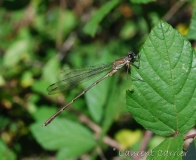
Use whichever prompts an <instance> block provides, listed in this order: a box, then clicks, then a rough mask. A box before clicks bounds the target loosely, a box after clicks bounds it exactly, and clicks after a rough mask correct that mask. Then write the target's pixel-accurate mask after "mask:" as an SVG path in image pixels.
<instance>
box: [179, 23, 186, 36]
mask: <svg viewBox="0 0 196 160" xmlns="http://www.w3.org/2000/svg"><path fill="white" fill-rule="evenodd" d="M176 29H177V30H178V31H179V32H180V33H181V34H182V35H183V36H186V35H187V33H188V31H189V29H188V27H187V25H186V24H183V23H180V24H178V25H177V26H176Z"/></svg>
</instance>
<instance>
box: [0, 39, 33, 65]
mask: <svg viewBox="0 0 196 160" xmlns="http://www.w3.org/2000/svg"><path fill="white" fill-rule="evenodd" d="M29 47H30V43H29V41H28V40H27V39H26V38H25V39H22V40H18V41H15V42H13V43H12V45H11V46H10V47H9V49H8V50H7V52H6V54H5V56H4V58H3V65H4V66H6V67H12V66H14V65H16V64H17V63H18V62H19V61H20V60H21V59H22V57H23V56H24V55H25V54H28V50H29Z"/></svg>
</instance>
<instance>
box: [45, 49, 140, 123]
mask: <svg viewBox="0 0 196 160" xmlns="http://www.w3.org/2000/svg"><path fill="white" fill-rule="evenodd" d="M135 61H137V62H138V65H135V64H134V62H135ZM125 65H126V66H127V71H128V69H129V67H131V65H133V66H134V67H136V68H137V69H139V66H140V57H139V56H137V55H136V54H135V53H134V52H132V51H130V52H129V53H128V55H127V56H125V57H123V58H121V59H117V60H115V61H114V62H112V63H109V64H102V65H98V66H93V67H88V68H84V69H75V70H71V71H70V72H68V73H66V74H65V75H63V76H62V77H61V80H60V81H59V82H56V83H54V84H51V85H50V86H49V87H48V88H47V91H48V94H55V93H59V92H63V91H65V90H68V89H70V88H73V87H74V86H76V85H78V84H79V83H82V82H84V81H86V80H89V79H91V78H92V77H95V76H97V75H99V74H100V73H103V72H106V71H109V72H108V73H107V74H106V75H105V76H103V77H101V78H100V79H98V80H97V81H95V82H94V83H93V84H92V85H90V86H89V87H88V88H86V89H85V90H83V91H82V92H81V93H80V94H79V95H77V96H76V97H75V98H74V99H72V100H71V102H69V103H68V104H67V105H65V106H64V107H63V108H61V109H60V110H59V111H58V112H56V113H55V114H54V115H53V116H51V117H50V118H49V119H48V120H47V121H46V122H45V123H44V124H43V126H47V125H48V124H49V123H50V122H51V121H52V120H53V119H54V118H55V117H56V116H58V115H59V114H60V113H61V112H62V111H63V110H64V109H66V108H67V107H68V106H70V105H71V104H72V103H73V102H74V101H75V100H76V99H78V98H79V97H81V96H82V95H84V94H85V93H86V92H87V91H88V90H89V89H91V88H92V87H94V86H95V85H96V84H98V83H99V82H101V81H102V80H104V79H105V78H107V77H109V76H112V75H113V74H114V73H116V72H117V71H118V70H119V69H120V68H122V67H123V66H125Z"/></svg>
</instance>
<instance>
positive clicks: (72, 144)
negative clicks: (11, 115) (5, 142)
mask: <svg viewBox="0 0 196 160" xmlns="http://www.w3.org/2000/svg"><path fill="white" fill-rule="evenodd" d="M31 132H32V133H33V135H34V137H35V138H36V140H37V141H38V143H39V144H40V145H41V146H42V147H43V148H44V149H47V150H58V149H64V150H66V153H65V156H66V155H69V156H70V157H76V156H79V155H82V154H84V153H85V152H87V151H89V150H91V149H92V148H93V147H94V146H95V144H96V143H95V140H94V137H93V134H92V133H91V132H90V131H89V130H88V129H87V128H85V127H83V126H81V125H80V124H78V123H75V122H72V121H70V120H66V119H60V118H56V119H55V120H54V121H53V122H52V124H49V125H48V126H46V127H42V123H40V122H38V123H35V124H33V125H32V126H31ZM70 153H73V155H70Z"/></svg>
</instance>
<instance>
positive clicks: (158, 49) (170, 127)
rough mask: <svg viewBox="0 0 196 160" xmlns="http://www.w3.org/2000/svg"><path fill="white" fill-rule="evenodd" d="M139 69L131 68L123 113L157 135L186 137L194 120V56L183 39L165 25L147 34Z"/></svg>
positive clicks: (195, 92) (195, 83)
mask: <svg viewBox="0 0 196 160" xmlns="http://www.w3.org/2000/svg"><path fill="white" fill-rule="evenodd" d="M139 54H140V55H141V63H140V64H141V65H140V69H134V68H133V67H132V71H133V72H132V73H133V76H134V77H138V78H140V79H143V80H144V81H145V82H140V81H134V83H133V84H134V88H133V89H134V90H133V92H130V91H127V109H128V111H129V112H130V113H131V115H132V116H133V117H134V119H136V121H137V122H138V123H140V124H142V125H143V126H144V127H145V128H146V129H148V130H151V131H153V132H155V133H156V134H158V135H164V136H169V135H173V134H174V133H176V132H178V133H186V132H187V131H188V130H189V129H190V128H191V127H193V126H194V125H195V120H196V107H195V104H196V90H195V87H196V77H195V75H196V69H195V68H196V67H195V65H196V64H195V61H196V59H195V52H194V51H193V48H192V47H191V45H190V43H189V42H188V41H187V39H186V38H185V37H183V36H182V35H180V34H179V32H178V31H176V30H174V29H173V28H172V27H171V26H170V25H169V24H167V23H166V22H163V21H161V22H159V23H158V24H157V25H156V26H155V28H154V29H153V30H152V31H151V33H150V35H149V37H148V39H147V41H146V42H145V44H144V45H143V46H142V49H141V51H140V53H139Z"/></svg>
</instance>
